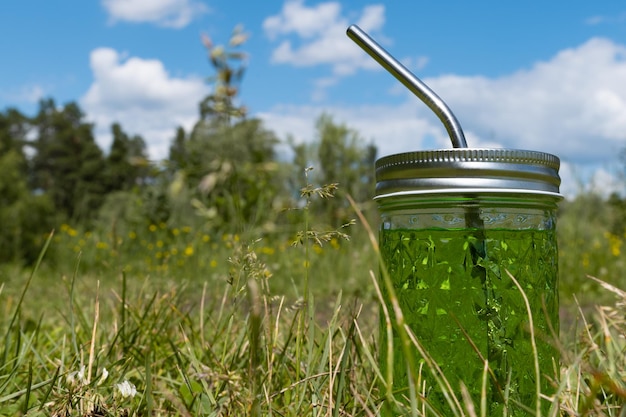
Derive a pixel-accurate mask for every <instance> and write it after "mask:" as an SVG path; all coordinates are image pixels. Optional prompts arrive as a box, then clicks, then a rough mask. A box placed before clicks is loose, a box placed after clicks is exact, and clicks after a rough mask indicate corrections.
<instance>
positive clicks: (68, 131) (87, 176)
mask: <svg viewBox="0 0 626 417" xmlns="http://www.w3.org/2000/svg"><path fill="white" fill-rule="evenodd" d="M83 119H84V115H83V113H82V111H81V110H80V108H79V107H78V105H77V104H76V103H68V104H66V105H65V106H64V107H63V108H62V109H60V110H59V109H57V108H56V106H55V103H54V101H53V100H52V99H47V100H43V101H41V102H40V108H39V112H38V114H37V115H36V116H35V118H34V125H35V129H36V131H37V135H36V139H35V142H34V144H33V145H34V148H35V150H36V154H35V156H34V157H33V171H34V186H35V188H36V189H37V190H39V191H40V192H43V193H45V194H46V195H48V196H50V199H51V200H52V202H53V204H54V206H55V208H56V209H57V210H58V211H59V212H61V213H63V214H64V215H65V216H66V217H67V218H69V219H73V220H88V219H90V218H93V217H94V216H95V214H96V211H97V209H98V208H99V206H100V204H101V203H102V199H103V196H104V192H105V190H106V186H105V183H104V175H103V172H104V167H105V160H104V156H103V154H102V151H101V149H100V148H99V147H98V145H97V144H96V143H95V140H94V137H93V133H92V130H93V127H92V125H91V124H89V123H86V122H84V120H83Z"/></svg>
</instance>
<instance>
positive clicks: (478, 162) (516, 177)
mask: <svg viewBox="0 0 626 417" xmlns="http://www.w3.org/2000/svg"><path fill="white" fill-rule="evenodd" d="M559 165H560V161H559V158H558V157H556V156H554V155H551V154H548V153H543V152H537V151H526V150H518V149H478V148H454V149H438V150H426V151H416V152H407V153H400V154H395V155H389V156H385V157H382V158H380V159H378V160H377V161H376V197H375V198H376V199H380V198H384V197H392V196H400V195H414V194H439V193H463V194H467V193H472V194H473V193H530V194H544V195H551V196H554V197H557V198H561V194H559V185H560V183H561V179H560V177H559V173H558V172H559Z"/></svg>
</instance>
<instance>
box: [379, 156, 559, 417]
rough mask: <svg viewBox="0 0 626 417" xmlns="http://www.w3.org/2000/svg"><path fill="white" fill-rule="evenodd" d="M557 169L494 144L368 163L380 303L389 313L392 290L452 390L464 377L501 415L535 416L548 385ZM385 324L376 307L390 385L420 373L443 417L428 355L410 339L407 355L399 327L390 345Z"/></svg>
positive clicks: (555, 326)
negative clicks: (377, 217) (372, 167)
mask: <svg viewBox="0 0 626 417" xmlns="http://www.w3.org/2000/svg"><path fill="white" fill-rule="evenodd" d="M558 169H559V160H558V158H557V157H555V156H553V155H549V154H545V153H541V152H533V151H520V150H504V149H467V148H462V149H448V150H436V151H423V152H411V153H405V154H399V155H392V156H388V157H384V158H381V159H379V160H378V161H377V163H376V179H377V191H376V200H377V202H378V206H379V211H380V214H381V228H380V250H381V258H382V263H383V265H381V267H382V268H385V270H386V272H387V273H388V277H389V278H390V280H389V281H390V284H391V288H389V287H388V286H387V285H385V280H384V279H381V280H380V287H381V291H382V293H383V299H384V300H385V303H386V304H387V309H386V310H387V311H389V312H390V313H389V314H390V315H391V317H390V318H391V321H392V322H396V323H397V320H396V319H397V318H396V317H395V316H394V314H393V311H394V309H393V306H392V305H391V298H392V296H391V294H392V293H393V294H395V297H396V298H397V300H398V305H399V307H400V309H401V311H402V315H403V320H404V323H405V324H406V325H407V326H408V327H409V328H410V330H411V332H412V333H413V334H414V336H415V340H416V342H417V343H418V344H419V345H420V346H421V347H422V348H423V349H424V351H425V352H426V355H427V356H428V357H429V358H430V359H431V360H432V361H433V362H434V363H435V364H436V366H437V367H438V368H439V369H440V372H441V373H442V375H443V376H445V379H447V381H448V382H449V384H450V387H451V389H452V391H453V393H454V394H455V395H456V396H457V398H461V394H460V389H459V387H460V383H461V382H462V383H463V384H464V385H465V386H466V387H467V389H468V392H469V393H470V395H471V397H472V400H473V401H474V404H476V406H478V405H479V404H480V401H481V398H483V397H484V398H485V399H486V401H487V406H488V415H490V416H496V415H497V416H502V415H503V407H508V411H509V414H508V415H510V416H527V415H534V410H535V409H536V406H537V404H536V401H537V400H536V398H537V394H536V392H537V383H539V388H540V389H541V392H542V393H544V394H548V395H549V394H550V393H552V392H553V387H552V385H551V383H550V380H551V379H554V376H555V374H557V373H558V364H559V354H558V351H557V349H556V348H555V344H554V343H553V342H554V340H555V337H557V335H558V331H559V317H558V311H559V310H558V307H559V302H558V285H557V284H558V274H557V268H558V254H557V242H556V229H555V227H556V209H557V202H558V201H559V200H560V199H561V195H560V194H559V189H558V187H559V184H560V179H559V176H558ZM516 282H517V283H516ZM518 284H519V287H518ZM520 289H521V290H522V291H523V293H522V291H520ZM526 300H527V302H528V305H529V307H530V312H531V314H530V315H529V313H528V307H527V304H526ZM531 318H532V320H531ZM531 329H532V333H533V334H534V340H533V338H531ZM386 334H387V330H386V324H385V318H384V317H381V332H380V336H381V343H380V346H381V357H380V364H381V367H382V368H383V375H385V372H386V367H387V363H392V364H393V371H392V374H393V378H394V383H393V388H394V391H395V392H397V393H399V394H400V395H402V394H404V395H406V396H407V397H408V396H409V393H408V390H407V387H408V386H409V378H410V376H409V375H410V374H412V375H413V377H414V378H415V379H414V381H421V383H420V384H419V386H416V388H417V389H418V390H419V391H418V394H419V395H420V396H422V397H423V398H424V399H425V400H426V401H427V402H428V403H429V404H430V405H431V406H432V407H433V408H434V409H435V410H438V411H439V412H440V413H441V415H453V414H452V411H451V409H450V405H449V400H448V399H446V396H445V395H444V391H443V390H442V387H441V382H437V378H435V377H434V376H433V374H432V371H433V369H432V368H434V366H433V365H432V364H430V365H429V363H430V361H429V360H428V359H429V358H425V357H424V356H423V355H420V354H419V353H418V352H417V351H418V349H414V351H413V352H412V354H413V355H414V357H413V358H412V360H410V361H408V360H407V358H406V355H405V353H406V351H405V350H404V349H403V348H402V343H401V340H400V339H401V338H400V336H399V333H398V328H397V326H395V327H394V333H393V334H394V336H393V348H392V349H391V350H389V349H388V348H387V340H386ZM412 347H414V348H415V346H414V345H413V346H412ZM389 355H393V358H389ZM535 358H536V361H535ZM388 360H390V362H388ZM485 361H487V363H488V365H489V369H490V371H489V372H488V373H487V374H486V375H485V372H484V364H485ZM536 362H538V365H539V372H540V377H539V381H537V368H536V366H535V364H536ZM409 363H412V364H413V367H414V369H408V367H407V364H409ZM429 368H431V369H429ZM440 376H441V375H440ZM485 377H486V378H487V384H483V379H484V378H485ZM439 381H441V380H440V379H439ZM415 385H416V384H414V386H415ZM485 386H486V388H485ZM544 403H545V404H541V405H540V406H541V408H542V409H543V410H545V411H547V410H548V409H549V407H550V404H549V403H548V402H547V401H544ZM520 404H521V405H520ZM525 410H526V411H525ZM527 410H530V411H527ZM387 413H388V415H394V414H393V411H391V410H388V411H387Z"/></svg>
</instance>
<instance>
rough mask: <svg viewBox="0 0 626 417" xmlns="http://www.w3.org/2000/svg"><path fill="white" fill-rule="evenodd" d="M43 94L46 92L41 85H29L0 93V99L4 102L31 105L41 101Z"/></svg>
mask: <svg viewBox="0 0 626 417" xmlns="http://www.w3.org/2000/svg"><path fill="white" fill-rule="evenodd" d="M45 93H46V91H45V89H44V88H43V87H42V86H41V85H39V84H31V85H24V86H21V87H19V88H17V89H14V90H9V91H3V92H1V93H0V97H2V98H3V99H4V100H6V101H11V102H17V103H28V104H33V103H37V102H38V101H39V100H41V99H42V98H43V96H44V95H45Z"/></svg>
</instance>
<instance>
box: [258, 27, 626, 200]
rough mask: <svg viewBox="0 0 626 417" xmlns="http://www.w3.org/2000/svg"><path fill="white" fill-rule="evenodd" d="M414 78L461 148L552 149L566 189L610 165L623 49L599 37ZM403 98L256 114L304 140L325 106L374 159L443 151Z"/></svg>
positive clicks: (621, 107)
mask: <svg viewBox="0 0 626 417" xmlns="http://www.w3.org/2000/svg"><path fill="white" fill-rule="evenodd" d="M353 47H354V46H353ZM424 82H425V83H426V84H427V85H429V86H430V87H431V88H432V89H433V90H434V91H435V92H436V93H437V94H438V95H439V96H441V97H442V99H443V100H444V101H445V102H446V103H447V104H448V105H449V106H450V108H451V109H452V111H453V112H454V113H455V115H456V116H457V118H458V119H459V121H460V123H461V125H462V126H463V128H464V131H465V135H466V138H467V142H468V144H469V145H470V146H472V147H507V148H521V149H532V150H538V151H544V152H550V153H554V154H556V155H558V156H559V157H560V158H561V159H562V160H563V161H564V169H563V170H562V177H563V185H564V187H565V188H566V189H568V190H569V189H571V190H573V189H574V188H575V187H577V180H576V178H575V173H576V172H577V169H576V167H577V166H582V167H584V169H583V171H584V172H586V174H585V176H584V178H583V180H590V179H592V178H594V177H593V174H589V173H588V171H589V169H597V168H598V167H600V166H602V165H603V164H607V163H611V162H614V161H615V160H616V155H617V152H618V151H620V150H622V149H624V148H625V147H626V47H625V46H623V45H620V44H617V43H614V42H612V41H610V40H607V39H599V38H596V39H591V40H589V41H587V42H586V43H584V44H582V45H580V46H578V47H576V48H571V49H566V50H563V51H561V52H559V53H558V54H556V55H555V56H554V57H553V58H552V59H550V60H548V61H545V62H538V63H535V64H534V65H533V66H532V67H530V68H528V69H525V70H520V71H517V72H515V73H511V74H509V75H505V76H502V77H499V78H488V77H469V76H461V75H445V76H440V77H434V78H430V79H424ZM405 94H406V95H407V100H406V101H405V102H404V103H402V104H400V105H395V106H391V105H389V106H369V105H365V104H359V105H354V106H352V107H350V108H345V107H329V106H322V105H319V106H306V107H296V106H292V107H289V106H280V107H276V108H274V109H272V110H271V111H268V112H265V113H263V114H260V115H259V116H260V117H262V118H264V119H265V120H266V122H267V124H268V126H269V127H270V128H272V129H274V130H275V131H276V132H277V133H279V134H281V135H285V134H287V133H291V134H294V135H297V138H298V139H299V140H311V139H312V138H313V134H314V132H313V120H314V118H315V117H317V116H318V115H319V114H321V113H322V112H323V111H326V112H328V113H330V114H332V115H333V116H334V117H335V120H336V121H337V122H342V123H347V124H348V125H349V126H351V127H353V128H355V129H357V130H358V131H359V132H360V133H361V134H362V136H363V137H365V138H367V139H370V138H371V139H373V140H374V142H375V143H376V144H377V146H378V149H379V154H380V155H381V156H382V155H387V154H391V153H396V152H406V151H411V150H417V149H424V148H433V147H443V148H448V147H450V146H451V145H450V141H449V139H448V137H447V134H446V132H445V130H444V129H443V127H442V124H441V122H440V121H439V120H438V119H437V118H436V117H435V116H434V114H433V113H432V112H431V111H430V109H428V108H427V107H426V106H425V105H424V104H423V103H421V102H420V101H419V99H417V98H416V97H414V96H413V95H411V94H410V93H408V92H405ZM605 174H606V175H605ZM598 175H600V174H598ZM608 175H609V174H608V171H605V172H604V173H602V175H601V176H599V177H598V176H596V177H595V178H596V180H595V184H596V185H597V186H604V187H605V188H607V189H613V185H610V186H609V185H608V184H609V182H608V180H607V178H608ZM568 192H569V191H568Z"/></svg>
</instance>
